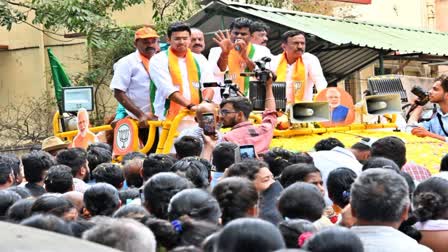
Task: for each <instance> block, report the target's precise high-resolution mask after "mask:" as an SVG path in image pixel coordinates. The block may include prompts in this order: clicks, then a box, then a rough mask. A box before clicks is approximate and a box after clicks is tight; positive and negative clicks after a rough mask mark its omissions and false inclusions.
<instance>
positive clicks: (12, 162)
mask: <svg viewBox="0 0 448 252" xmlns="http://www.w3.org/2000/svg"><path fill="white" fill-rule="evenodd" d="M1 163H6V164H8V165H7V166H9V167H10V168H11V169H12V171H13V173H14V176H15V177H16V180H17V177H19V176H21V170H20V159H19V158H18V157H17V156H16V155H12V154H0V167H1ZM4 183H5V182H3V183H2V182H1V181H0V184H4ZM14 184H17V183H16V181H14Z"/></svg>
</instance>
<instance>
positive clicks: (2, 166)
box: [0, 156, 13, 185]
mask: <svg viewBox="0 0 448 252" xmlns="http://www.w3.org/2000/svg"><path fill="white" fill-rule="evenodd" d="M12 173H13V170H12V168H11V166H10V165H9V162H7V161H6V158H4V157H2V156H0V185H3V184H6V182H8V179H9V176H10V175H11V174H12ZM11 182H13V181H11Z"/></svg>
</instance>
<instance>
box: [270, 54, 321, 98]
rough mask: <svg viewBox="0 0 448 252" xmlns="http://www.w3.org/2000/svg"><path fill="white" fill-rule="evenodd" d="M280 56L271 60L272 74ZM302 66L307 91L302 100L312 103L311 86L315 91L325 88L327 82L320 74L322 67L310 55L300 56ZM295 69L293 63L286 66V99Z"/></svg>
mask: <svg viewBox="0 0 448 252" xmlns="http://www.w3.org/2000/svg"><path fill="white" fill-rule="evenodd" d="M281 56H282V54H279V55H276V56H274V57H273V58H272V61H271V64H270V69H271V71H273V72H274V73H276V72H277V67H278V64H279V63H280V59H281ZM302 60H303V64H304V65H305V76H306V82H307V85H306V87H307V89H306V90H305V92H304V96H303V100H304V101H312V100H313V86H314V85H315V86H316V89H317V91H318V92H319V91H321V90H322V89H324V88H326V87H327V81H326V80H325V77H324V73H323V72H322V67H321V66H320V62H319V59H318V58H317V57H316V56H314V55H313V54H311V53H304V54H303V55H302ZM295 67H296V63H295V62H294V63H293V64H292V65H288V66H287V69H286V71H287V72H286V97H289V94H290V92H291V85H292V81H291V79H292V74H293V72H294V69H295Z"/></svg>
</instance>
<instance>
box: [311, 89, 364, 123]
mask: <svg viewBox="0 0 448 252" xmlns="http://www.w3.org/2000/svg"><path fill="white" fill-rule="evenodd" d="M314 100H315V101H323V102H328V104H329V109H330V121H329V122H322V123H321V124H322V126H324V127H332V126H344V125H349V124H352V123H353V121H354V120H355V110H354V105H353V98H352V96H351V95H350V94H349V93H347V92H346V91H345V90H343V89H341V88H337V87H329V88H326V89H324V90H322V91H320V92H319V93H318V94H317V95H316V97H315V99H314Z"/></svg>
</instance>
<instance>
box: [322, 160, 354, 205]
mask: <svg viewBox="0 0 448 252" xmlns="http://www.w3.org/2000/svg"><path fill="white" fill-rule="evenodd" d="M356 177H357V175H356V173H355V172H354V171H352V170H351V169H349V168H345V167H340V168H337V169H335V170H332V171H331V172H330V173H329V174H328V178H327V190H328V197H329V198H330V199H331V200H332V201H333V203H335V204H336V205H338V206H339V207H340V208H344V207H345V206H346V205H348V203H349V202H350V188H351V186H352V184H353V182H355V179H356Z"/></svg>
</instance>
